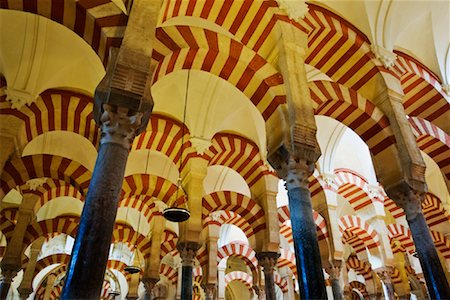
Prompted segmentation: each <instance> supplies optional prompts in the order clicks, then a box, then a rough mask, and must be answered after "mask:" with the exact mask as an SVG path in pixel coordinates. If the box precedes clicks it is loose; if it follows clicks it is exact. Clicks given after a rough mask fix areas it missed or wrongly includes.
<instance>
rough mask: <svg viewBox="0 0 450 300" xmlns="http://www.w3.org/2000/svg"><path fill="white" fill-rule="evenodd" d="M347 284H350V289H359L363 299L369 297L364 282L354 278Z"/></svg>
mask: <svg viewBox="0 0 450 300" xmlns="http://www.w3.org/2000/svg"><path fill="white" fill-rule="evenodd" d="M349 285H350V288H351V289H353V290H357V291H359V292H360V293H361V294H362V295H363V297H364V299H366V298H368V297H369V294H368V293H367V289H366V285H365V284H364V283H362V282H360V281H357V280H354V281H351V282H350V283H349Z"/></svg>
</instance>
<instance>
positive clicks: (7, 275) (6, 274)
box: [0, 269, 17, 300]
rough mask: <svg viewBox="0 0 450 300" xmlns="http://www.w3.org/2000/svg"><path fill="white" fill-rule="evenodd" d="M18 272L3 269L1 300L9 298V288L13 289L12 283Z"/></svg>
mask: <svg viewBox="0 0 450 300" xmlns="http://www.w3.org/2000/svg"><path fill="white" fill-rule="evenodd" d="M16 275H17V271H16V270H8V269H4V270H3V269H2V274H1V277H0V299H1V300H5V299H6V297H7V296H8V292H9V288H10V287H11V282H12V280H13V278H14V277H16Z"/></svg>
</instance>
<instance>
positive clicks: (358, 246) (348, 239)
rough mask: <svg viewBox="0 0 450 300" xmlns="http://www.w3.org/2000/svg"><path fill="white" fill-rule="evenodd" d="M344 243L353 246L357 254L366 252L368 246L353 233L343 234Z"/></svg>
mask: <svg viewBox="0 0 450 300" xmlns="http://www.w3.org/2000/svg"><path fill="white" fill-rule="evenodd" d="M342 241H343V242H344V243H346V244H349V245H350V246H352V248H353V250H355V252H356V253H361V252H364V251H365V250H366V245H365V244H364V242H363V241H362V240H361V239H360V238H359V236H358V235H356V234H354V233H353V232H351V231H344V233H343V234H342Z"/></svg>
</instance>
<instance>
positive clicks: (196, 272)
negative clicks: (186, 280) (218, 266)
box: [192, 267, 203, 284]
mask: <svg viewBox="0 0 450 300" xmlns="http://www.w3.org/2000/svg"><path fill="white" fill-rule="evenodd" d="M192 277H193V280H194V283H197V284H201V283H202V279H203V270H202V267H194V268H192Z"/></svg>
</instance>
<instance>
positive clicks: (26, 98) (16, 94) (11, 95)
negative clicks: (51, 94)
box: [5, 87, 37, 110]
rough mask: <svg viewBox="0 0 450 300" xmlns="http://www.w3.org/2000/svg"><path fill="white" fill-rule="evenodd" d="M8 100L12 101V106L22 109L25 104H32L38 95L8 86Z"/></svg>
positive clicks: (6, 91)
mask: <svg viewBox="0 0 450 300" xmlns="http://www.w3.org/2000/svg"><path fill="white" fill-rule="evenodd" d="M5 93H6V100H7V101H9V102H11V108H13V109H17V110H20V109H21V108H22V107H23V106H24V105H31V104H32V103H33V102H35V101H36V99H37V96H36V95H32V94H31V93H30V92H29V91H24V90H21V89H14V88H12V87H8V88H6V90H5Z"/></svg>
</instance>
